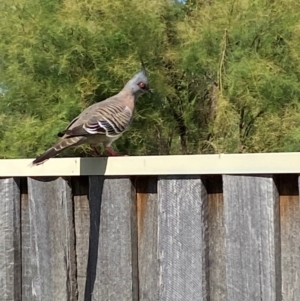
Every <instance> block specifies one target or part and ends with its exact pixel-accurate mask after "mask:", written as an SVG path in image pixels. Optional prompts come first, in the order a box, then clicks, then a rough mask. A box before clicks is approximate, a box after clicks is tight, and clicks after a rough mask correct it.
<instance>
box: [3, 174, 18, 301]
mask: <svg viewBox="0 0 300 301" xmlns="http://www.w3.org/2000/svg"><path fill="white" fill-rule="evenodd" d="M0 201H1V205H0V295H1V300H3V301H11V300H15V301H19V300H21V237H20V180H19V179H15V178H6V179H0Z"/></svg>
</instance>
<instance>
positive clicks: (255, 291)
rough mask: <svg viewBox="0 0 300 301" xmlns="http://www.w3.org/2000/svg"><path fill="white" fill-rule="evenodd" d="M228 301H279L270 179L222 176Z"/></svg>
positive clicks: (275, 201) (276, 213) (276, 200)
mask: <svg viewBox="0 0 300 301" xmlns="http://www.w3.org/2000/svg"><path fill="white" fill-rule="evenodd" d="M223 191H224V214H225V229H226V273H227V290H228V300H231V301H240V300H264V301H277V300H281V262H280V232H279V231H280V227H279V196H278V191H277V187H276V186H275V184H274V181H273V177H272V176H257V177H255V176H230V175H225V176H223Z"/></svg>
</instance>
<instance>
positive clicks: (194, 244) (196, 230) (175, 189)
mask: <svg viewBox="0 0 300 301" xmlns="http://www.w3.org/2000/svg"><path fill="white" fill-rule="evenodd" d="M158 202H159V211H158V252H159V264H160V275H159V277H160V282H159V287H160V292H159V300H162V301H163V300H173V301H179V300H203V301H205V300H209V292H208V240H207V217H208V212H207V193H206V188H205V186H204V185H203V182H202V180H201V178H200V177H197V176H196V177H189V176H186V177H185V176H181V177H176V176H175V177H174V176H172V177H171V176H170V177H164V178H160V179H159V181H158Z"/></svg>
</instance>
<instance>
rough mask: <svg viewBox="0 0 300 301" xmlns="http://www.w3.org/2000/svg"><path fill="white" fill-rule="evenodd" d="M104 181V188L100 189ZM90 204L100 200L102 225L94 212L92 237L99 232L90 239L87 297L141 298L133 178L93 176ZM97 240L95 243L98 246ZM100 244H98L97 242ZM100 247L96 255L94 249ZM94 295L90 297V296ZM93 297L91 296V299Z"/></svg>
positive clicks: (105, 299)
mask: <svg viewBox="0 0 300 301" xmlns="http://www.w3.org/2000/svg"><path fill="white" fill-rule="evenodd" d="M102 185H103V189H101V187H102ZM89 198H90V207H91V211H92V208H93V207H94V208H96V210H98V212H99V213H100V209H99V208H98V209H97V204H99V203H100V202H101V216H100V227H98V226H97V223H99V220H97V219H98V217H97V216H93V215H91V227H93V223H96V226H95V227H94V230H92V229H91V231H94V233H92V232H91V234H90V239H92V238H93V237H95V234H96V233H95V232H96V231H97V227H98V231H99V232H100V233H99V241H97V240H94V241H92V240H91V241H90V243H91V245H90V254H89V264H88V273H93V270H94V269H95V270H96V275H95V277H94V278H93V275H88V284H87V285H88V287H89V291H90V294H91V295H89V294H86V298H85V301H87V300H97V301H98V300H100V301H115V300H133V301H136V300H138V287H137V284H138V279H137V227H136V202H135V194H134V193H133V187H132V184H131V181H130V179H128V178H120V179H112V178H106V179H105V180H104V182H103V178H102V177H90V194H89ZM95 244H96V246H95ZM97 244H98V245H97ZM94 249H97V252H98V253H97V256H95V254H94V253H93V252H94V251H93V250H94ZM90 296H91V297H90ZM89 298H90V299H89Z"/></svg>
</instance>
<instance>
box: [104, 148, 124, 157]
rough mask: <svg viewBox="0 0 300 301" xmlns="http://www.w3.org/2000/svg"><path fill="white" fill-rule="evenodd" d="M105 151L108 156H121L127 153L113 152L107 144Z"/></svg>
mask: <svg viewBox="0 0 300 301" xmlns="http://www.w3.org/2000/svg"><path fill="white" fill-rule="evenodd" d="M105 149H106V151H107V152H108V154H109V155H110V156H114V157H117V156H118V157H121V156H127V155H124V154H121V153H117V152H115V151H114V150H113V149H112V148H111V147H109V146H107V147H106V148H105Z"/></svg>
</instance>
